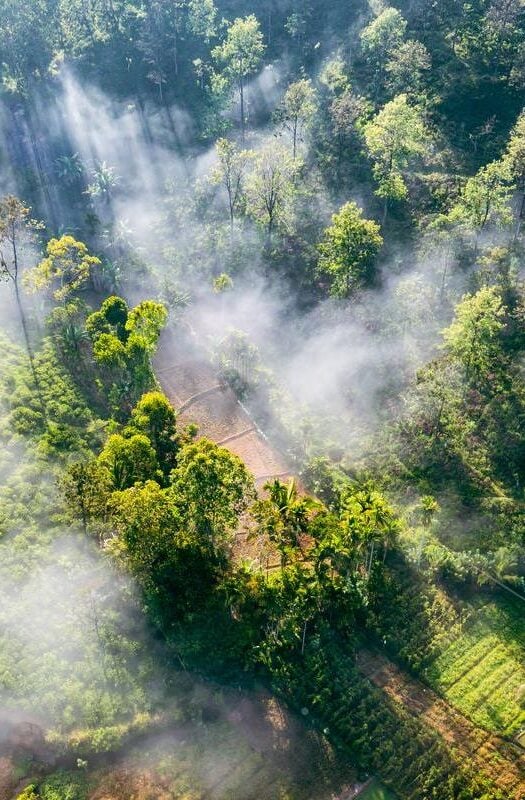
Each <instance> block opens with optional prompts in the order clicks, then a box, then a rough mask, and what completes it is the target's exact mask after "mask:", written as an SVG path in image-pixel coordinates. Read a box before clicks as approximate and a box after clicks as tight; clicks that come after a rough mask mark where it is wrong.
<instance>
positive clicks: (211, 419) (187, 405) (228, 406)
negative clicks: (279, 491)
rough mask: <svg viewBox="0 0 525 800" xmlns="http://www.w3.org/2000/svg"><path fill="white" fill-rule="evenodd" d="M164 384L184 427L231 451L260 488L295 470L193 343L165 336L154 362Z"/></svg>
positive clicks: (289, 474)
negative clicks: (190, 425)
mask: <svg viewBox="0 0 525 800" xmlns="http://www.w3.org/2000/svg"><path fill="white" fill-rule="evenodd" d="M155 371H156V374H157V377H158V380H159V382H160V385H161V387H162V389H163V391H164V393H165V394H166V396H167V397H168V398H169V399H170V401H171V402H172V404H173V406H174V407H175V409H176V410H177V411H178V412H179V415H178V418H179V422H180V423H181V424H182V425H189V424H191V423H194V424H195V425H197V426H198V428H199V436H201V437H206V438H208V439H211V440H212V441H214V442H216V443H217V444H221V445H223V446H224V447H226V448H227V449H228V450H230V451H231V452H232V453H235V455H237V456H239V458H240V459H241V460H242V461H243V462H244V463H245V464H246V466H247V467H248V469H249V470H250V472H251V473H252V475H253V476H254V478H255V482H256V485H257V486H258V487H261V486H262V485H263V484H264V483H265V482H266V481H268V480H270V479H271V478H276V477H279V478H282V479H284V480H285V479H286V478H289V477H291V475H292V472H291V470H290V467H289V465H288V464H287V463H286V460H285V458H284V456H282V455H281V454H280V453H278V452H277V450H276V449H275V448H274V447H272V445H271V444H270V442H269V441H268V440H267V439H266V438H265V437H264V436H263V435H262V434H261V432H260V431H259V430H258V429H257V427H256V425H255V424H254V421H253V420H252V419H251V418H250V416H249V415H248V414H247V413H246V411H245V410H244V409H243V408H242V406H241V404H240V403H239V401H238V400H237V397H236V396H235V394H234V392H233V391H232V390H231V389H230V388H229V387H228V386H225V385H221V384H220V382H219V380H218V377H217V374H216V372H215V370H214V369H213V367H212V365H211V364H210V363H209V361H207V360H206V357H205V355H204V354H202V353H200V352H199V350H198V348H197V347H196V346H195V344H194V343H193V342H191V340H190V341H188V338H187V337H186V338H185V339H184V340H182V339H181V338H178V337H175V336H174V335H170V334H169V333H168V334H165V335H164V337H163V339H162V341H161V346H160V348H159V352H158V354H157V356H156V358H155Z"/></svg>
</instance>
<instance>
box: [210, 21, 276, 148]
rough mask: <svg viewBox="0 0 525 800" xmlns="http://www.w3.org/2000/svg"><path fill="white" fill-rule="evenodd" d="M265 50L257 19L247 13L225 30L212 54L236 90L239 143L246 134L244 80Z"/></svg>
mask: <svg viewBox="0 0 525 800" xmlns="http://www.w3.org/2000/svg"><path fill="white" fill-rule="evenodd" d="M265 49H266V47H265V44H264V41H263V35H262V33H261V30H260V27H259V22H258V20H257V17H256V16H255V15H254V14H250V15H249V16H247V17H244V18H241V17H238V18H237V19H235V20H234V21H233V22H232V24H231V25H230V27H229V28H228V31H227V34H226V39H225V41H224V42H223V43H222V44H220V45H218V46H217V47H215V48H214V49H213V51H212V55H213V58H214V59H215V60H216V61H217V62H219V63H221V64H224V72H225V75H226V77H227V78H228V79H229V80H230V81H232V82H234V83H235V84H236V85H237V88H238V90H239V96H240V101H241V133H242V141H243V143H244V139H245V131H246V116H245V110H244V91H245V85H246V79H247V78H248V77H249V76H250V75H252V74H253V73H254V72H255V71H256V70H257V69H258V68H259V65H260V63H261V61H262V57H263V55H264V51H265Z"/></svg>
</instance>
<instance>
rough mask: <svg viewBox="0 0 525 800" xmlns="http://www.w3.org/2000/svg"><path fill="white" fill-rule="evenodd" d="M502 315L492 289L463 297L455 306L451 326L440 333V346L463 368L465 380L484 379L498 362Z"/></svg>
mask: <svg viewBox="0 0 525 800" xmlns="http://www.w3.org/2000/svg"><path fill="white" fill-rule="evenodd" d="M505 311H506V309H505V307H504V306H503V303H502V301H501V297H500V295H499V293H498V291H497V289H496V288H494V287H492V286H490V287H489V286H484V287H483V288H482V289H480V290H479V291H478V292H476V294H474V295H468V294H467V295H464V297H463V299H462V300H461V302H460V303H458V305H457V306H456V314H455V317H454V320H453V322H452V324H451V325H450V326H449V327H448V328H446V329H445V330H444V331H443V338H444V346H445V348H446V350H447V351H448V352H449V353H450V354H451V355H452V356H453V357H454V358H456V359H457V360H458V361H459V362H460V363H461V364H462V365H463V367H464V369H465V373H466V376H467V379H470V378H472V377H474V376H475V377H477V378H478V379H479V378H482V377H483V376H486V374H487V372H488V371H489V370H490V369H491V367H494V366H496V364H497V363H498V361H499V359H500V358H501V340H500V334H501V331H502V329H503V325H504V322H503V319H502V318H503V317H504V315H505Z"/></svg>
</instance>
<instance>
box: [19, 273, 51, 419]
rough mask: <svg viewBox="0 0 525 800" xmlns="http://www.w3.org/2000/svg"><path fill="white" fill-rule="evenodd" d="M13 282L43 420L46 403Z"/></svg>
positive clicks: (20, 299) (20, 303)
mask: <svg viewBox="0 0 525 800" xmlns="http://www.w3.org/2000/svg"><path fill="white" fill-rule="evenodd" d="M13 283H14V287H15V298H16V305H17V308H18V313H19V315H20V322H21V323H22V330H23V333H24V340H25V345H26V351H27V356H28V358H29V368H30V370H31V375H32V376H33V382H34V384H35V389H36V392H37V394H38V398H39V400H40V405H41V406H42V416H43V417H44V420H46V419H47V416H46V405H45V402H44V396H43V394H42V387H41V385H40V381H39V379H38V374H37V371H36V366H35V356H34V353H33V348H32V346H31V340H30V338H29V328H28V325H27V319H26V315H25V311H24V307H23V305H22V298H21V297H20V290H19V288H18V280H15V281H13Z"/></svg>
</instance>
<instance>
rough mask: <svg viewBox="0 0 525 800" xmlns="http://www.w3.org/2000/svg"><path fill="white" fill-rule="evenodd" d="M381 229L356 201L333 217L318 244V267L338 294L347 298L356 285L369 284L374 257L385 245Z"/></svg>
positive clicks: (332, 290)
mask: <svg viewBox="0 0 525 800" xmlns="http://www.w3.org/2000/svg"><path fill="white" fill-rule="evenodd" d="M380 230H381V229H380V227H379V225H378V224H377V222H374V221H373V220H370V219H364V218H363V212H362V210H361V209H360V208H359V207H358V206H357V204H356V203H353V202H350V203H346V204H345V205H344V206H343V207H342V208H341V209H340V211H339V212H338V213H337V214H334V215H333V216H332V224H331V225H330V226H329V227H328V228H326V230H325V232H324V237H323V241H322V242H321V244H320V245H319V247H318V249H319V264H318V269H319V272H320V273H321V275H326V276H327V277H328V278H329V279H330V282H331V285H330V291H331V294H333V295H334V296H335V297H348V296H349V295H350V294H351V292H352V291H353V290H355V289H356V288H357V287H359V286H363V285H366V284H368V283H370V280H371V277H372V266H373V262H374V258H375V256H376V255H377V253H378V252H379V250H380V249H381V246H382V244H383V238H382V236H381V234H380Z"/></svg>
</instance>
